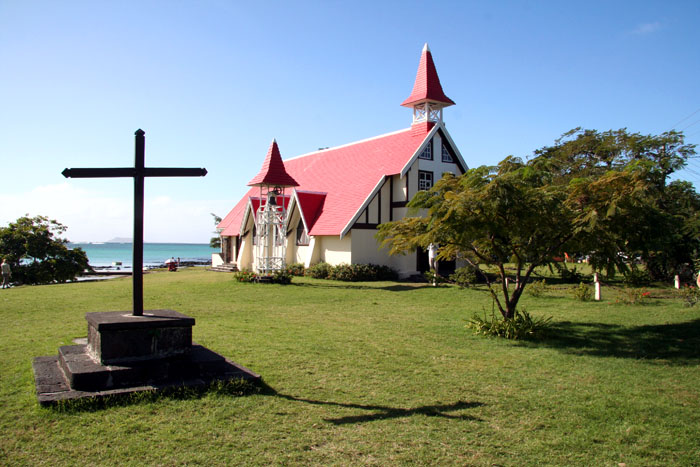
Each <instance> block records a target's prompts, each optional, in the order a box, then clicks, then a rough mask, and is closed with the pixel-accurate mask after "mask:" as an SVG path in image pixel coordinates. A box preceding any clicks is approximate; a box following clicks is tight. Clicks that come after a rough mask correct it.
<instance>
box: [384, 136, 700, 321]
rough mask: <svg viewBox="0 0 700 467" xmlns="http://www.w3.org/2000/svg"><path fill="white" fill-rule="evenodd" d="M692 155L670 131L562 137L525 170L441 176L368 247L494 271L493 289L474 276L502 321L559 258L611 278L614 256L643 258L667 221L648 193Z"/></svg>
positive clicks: (507, 163) (621, 266)
mask: <svg viewBox="0 0 700 467" xmlns="http://www.w3.org/2000/svg"><path fill="white" fill-rule="evenodd" d="M692 154H694V148H693V147H692V146H688V145H684V144H683V136H682V135H681V134H678V133H675V132H671V133H664V134H663V135H661V136H658V137H653V136H642V135H638V134H630V133H628V132H627V131H626V130H618V131H614V132H613V131H611V132H604V133H599V132H595V131H591V130H586V131H581V130H579V129H576V130H572V131H571V132H569V133H567V134H565V135H564V136H563V137H562V139H560V140H557V141H556V142H555V145H553V146H550V147H544V148H542V149H540V150H538V151H535V155H534V157H533V158H532V159H531V160H529V161H527V162H524V161H523V160H521V159H519V158H515V157H508V158H506V159H504V160H503V161H502V162H500V163H499V164H498V165H497V166H493V167H486V166H483V167H479V168H475V169H471V170H468V171H467V172H466V173H465V174H464V175H462V176H460V177H454V176H450V175H447V176H445V177H443V178H442V179H441V180H440V181H438V183H436V184H435V186H434V187H433V188H432V189H431V190H429V191H423V192H419V193H417V194H416V195H415V196H414V198H413V199H412V200H411V202H410V203H409V207H410V208H411V209H413V210H414V214H415V216H413V217H406V218H404V219H402V220H400V221H396V222H390V223H387V224H383V225H381V226H380V228H379V233H378V238H379V239H380V240H381V241H382V244H383V245H386V246H389V248H390V253H392V254H397V253H405V252H408V251H413V250H414V249H415V248H416V247H422V248H426V247H427V246H428V245H429V244H430V243H437V244H439V245H440V252H439V258H442V259H454V258H461V259H462V260H464V261H466V262H467V263H468V264H470V265H471V266H472V267H473V268H475V269H480V268H481V267H483V266H493V267H495V268H496V270H497V271H498V274H497V276H498V278H499V280H497V281H494V280H492V279H491V276H489V275H488V274H483V276H484V277H486V280H487V285H488V286H489V290H490V291H491V295H492V297H493V299H494V301H495V303H496V305H497V306H498V309H499V310H500V312H501V314H502V315H503V317H504V318H506V319H510V318H512V317H514V316H515V310H516V307H517V303H518V300H519V299H520V297H521V295H522V293H523V291H524V288H525V285H526V284H527V282H528V280H529V279H530V277H531V275H532V273H533V271H534V269H535V268H536V267H538V266H541V265H546V264H551V263H552V262H553V260H554V258H555V257H557V256H560V255H562V254H563V253H564V252H590V253H592V257H593V261H594V266H596V267H598V268H599V269H601V270H606V271H608V272H613V271H614V270H615V269H618V270H625V269H626V268H627V263H626V262H625V260H624V258H625V256H627V255H625V254H621V253H628V254H629V253H632V252H639V251H647V252H648V251H651V250H650V248H649V246H650V243H651V242H652V240H654V239H657V240H658V239H659V238H661V237H662V236H663V235H662V230H663V228H664V226H665V225H666V223H665V222H663V220H664V219H665V218H666V214H667V212H666V211H664V208H663V206H662V203H660V202H659V199H658V198H657V197H656V196H655V194H656V193H658V192H660V191H665V187H666V179H667V177H668V176H669V175H670V174H671V173H672V172H673V170H677V169H678V168H680V167H682V166H683V164H684V162H685V160H686V158H687V157H689V156H690V155H692ZM686 188H687V187H686ZM507 263H513V264H514V267H515V287H514V288H512V289H509V288H508V287H507V286H506V278H507V276H508V274H507V272H506V264H507Z"/></svg>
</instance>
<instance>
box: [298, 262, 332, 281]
mask: <svg viewBox="0 0 700 467" xmlns="http://www.w3.org/2000/svg"><path fill="white" fill-rule="evenodd" d="M332 268H333V266H331V265H330V264H328V263H323V262H322V263H317V264H314V265H313V266H311V267H310V268H309V269H307V270H306V273H305V274H306V275H307V276H310V277H313V278H314V279H328V276H329V275H330V273H331V269H332Z"/></svg>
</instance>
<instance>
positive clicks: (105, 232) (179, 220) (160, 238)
mask: <svg viewBox="0 0 700 467" xmlns="http://www.w3.org/2000/svg"><path fill="white" fill-rule="evenodd" d="M233 205H234V202H233V201H232V200H197V201H187V200H185V201H183V200H176V199H172V198H171V197H168V196H155V197H152V198H149V197H148V196H147V197H146V200H145V206H144V209H145V213H144V239H145V241H147V242H174V243H175V242H182V243H207V242H208V241H209V238H210V237H211V236H212V232H213V231H214V222H213V218H212V216H211V215H210V213H211V212H215V213H216V214H218V215H219V216H222V217H223V216H224V215H226V214H227V213H228V211H229V210H230V209H231V208H232V207H233ZM25 214H29V215H32V216H34V215H45V216H48V217H49V218H51V219H56V220H57V221H59V222H60V223H62V224H64V225H65V226H67V227H68V230H67V232H66V237H67V238H68V239H69V240H71V241H106V240H110V239H112V238H114V237H131V236H132V235H133V200H132V199H131V197H123V198H122V197H113V196H109V195H106V194H105V193H103V192H101V191H96V190H89V189H85V188H80V187H76V186H74V185H73V184H69V183H61V184H58V185H45V186H40V187H37V188H34V189H32V190H31V191H28V192H26V193H20V194H2V193H0V225H3V226H4V225H7V224H8V223H9V222H12V221H14V220H16V219H17V218H18V217H21V216H23V215H25Z"/></svg>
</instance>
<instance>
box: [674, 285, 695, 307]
mask: <svg viewBox="0 0 700 467" xmlns="http://www.w3.org/2000/svg"><path fill="white" fill-rule="evenodd" d="M678 295H680V296H681V299H682V300H683V304H684V305H685V306H687V307H693V306H695V304H696V303H698V302H699V301H700V289H698V288H697V287H694V286H692V285H691V286H690V287H683V288H682V289H680V290H679V291H678Z"/></svg>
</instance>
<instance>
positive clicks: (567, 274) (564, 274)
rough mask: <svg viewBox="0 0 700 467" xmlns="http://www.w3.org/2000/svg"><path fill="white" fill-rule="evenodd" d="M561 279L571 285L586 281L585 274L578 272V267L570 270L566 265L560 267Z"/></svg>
mask: <svg viewBox="0 0 700 467" xmlns="http://www.w3.org/2000/svg"><path fill="white" fill-rule="evenodd" d="M557 264H558V263H557ZM559 277H561V280H562V281H563V282H567V283H569V284H575V283H576V282H581V281H583V279H584V276H583V274H582V273H580V272H578V271H577V270H576V266H574V267H573V268H572V269H568V268H567V267H566V265H564V266H560V267H559Z"/></svg>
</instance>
